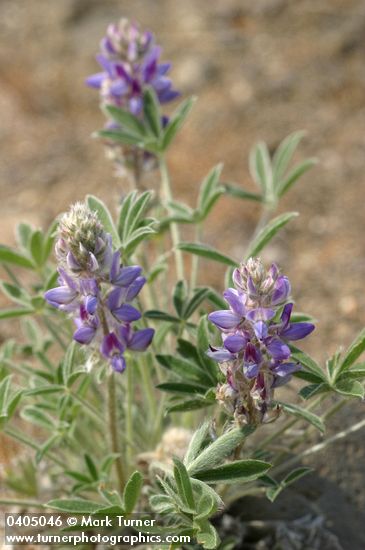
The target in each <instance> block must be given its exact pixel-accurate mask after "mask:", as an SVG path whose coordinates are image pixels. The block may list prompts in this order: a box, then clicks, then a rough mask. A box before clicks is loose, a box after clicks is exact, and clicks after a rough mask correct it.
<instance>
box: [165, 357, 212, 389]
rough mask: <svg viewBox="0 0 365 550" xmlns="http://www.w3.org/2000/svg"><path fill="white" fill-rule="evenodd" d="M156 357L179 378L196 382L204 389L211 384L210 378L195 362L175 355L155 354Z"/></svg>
mask: <svg viewBox="0 0 365 550" xmlns="http://www.w3.org/2000/svg"><path fill="white" fill-rule="evenodd" d="M156 359H157V361H158V362H159V363H160V365H162V366H163V367H164V368H165V369H167V370H168V371H170V372H171V373H173V374H175V375H177V376H178V377H179V379H180V380H185V381H189V380H190V381H193V382H198V383H199V384H200V385H201V387H202V388H203V389H204V391H206V390H207V389H208V388H210V387H211V385H212V379H211V378H210V377H209V376H208V374H207V373H206V372H205V371H204V370H203V369H202V368H201V366H200V364H197V363H196V362H192V361H190V360H187V359H184V358H182V357H179V356H175V355H156Z"/></svg>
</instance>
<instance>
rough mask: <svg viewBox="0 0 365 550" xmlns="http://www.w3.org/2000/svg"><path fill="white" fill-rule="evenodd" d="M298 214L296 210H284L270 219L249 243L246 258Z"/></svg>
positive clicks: (264, 244)
mask: <svg viewBox="0 0 365 550" xmlns="http://www.w3.org/2000/svg"><path fill="white" fill-rule="evenodd" d="M297 216H298V212H286V213H285V214H281V215H280V216H277V217H276V218H274V219H273V220H271V221H270V222H269V223H268V224H267V225H266V226H265V227H264V228H263V229H261V231H260V232H259V233H258V235H257V236H256V237H255V238H254V239H253V241H252V242H251V243H250V244H249V247H248V251H247V253H246V260H247V259H248V258H251V257H253V256H257V254H258V253H259V252H260V251H261V250H262V249H263V248H264V247H265V246H266V245H267V244H268V243H269V242H270V241H271V240H272V239H273V237H275V235H276V234H277V233H278V231H279V230H280V229H282V227H284V226H285V225H286V224H287V223H289V222H290V221H291V220H292V219H293V218H296V217H297Z"/></svg>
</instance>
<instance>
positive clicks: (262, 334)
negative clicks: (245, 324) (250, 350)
mask: <svg viewBox="0 0 365 550" xmlns="http://www.w3.org/2000/svg"><path fill="white" fill-rule="evenodd" d="M253 329H254V331H255V334H256V337H257V338H258V339H259V340H263V339H264V338H266V336H267V325H266V323H264V321H256V323H255V324H254V327H253Z"/></svg>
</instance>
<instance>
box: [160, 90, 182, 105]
mask: <svg viewBox="0 0 365 550" xmlns="http://www.w3.org/2000/svg"><path fill="white" fill-rule="evenodd" d="M177 97H180V92H178V91H177V90H164V91H163V92H160V93H159V94H158V99H159V100H160V103H168V102H169V101H173V100H174V99H176V98H177Z"/></svg>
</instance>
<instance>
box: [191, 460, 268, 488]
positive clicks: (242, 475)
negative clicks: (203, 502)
mask: <svg viewBox="0 0 365 550" xmlns="http://www.w3.org/2000/svg"><path fill="white" fill-rule="evenodd" d="M270 468H271V464H270V463H269V462H264V461H263V460H252V459H247V460H238V461H236V462H231V463H230V464H224V465H223V466H218V467H217V468H211V469H206V470H201V471H199V472H197V473H196V474H194V477H196V478H197V479H200V480H201V481H204V482H205V483H221V482H224V483H237V482H241V483H242V482H245V483H247V482H249V481H254V480H255V479H257V478H259V477H260V476H262V475H263V474H265V473H266V472H267V471H268V470H269V469H270Z"/></svg>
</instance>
